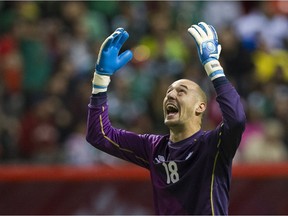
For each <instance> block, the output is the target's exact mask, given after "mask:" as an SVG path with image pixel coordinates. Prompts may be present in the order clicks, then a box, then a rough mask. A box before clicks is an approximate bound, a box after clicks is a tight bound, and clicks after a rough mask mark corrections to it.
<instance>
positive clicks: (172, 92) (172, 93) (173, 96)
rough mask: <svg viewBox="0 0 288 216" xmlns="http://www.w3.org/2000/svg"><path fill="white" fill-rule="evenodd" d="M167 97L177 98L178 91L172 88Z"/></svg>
mask: <svg viewBox="0 0 288 216" xmlns="http://www.w3.org/2000/svg"><path fill="white" fill-rule="evenodd" d="M167 98H168V99H175V98H176V91H175V90H171V91H170V92H168V93H167Z"/></svg>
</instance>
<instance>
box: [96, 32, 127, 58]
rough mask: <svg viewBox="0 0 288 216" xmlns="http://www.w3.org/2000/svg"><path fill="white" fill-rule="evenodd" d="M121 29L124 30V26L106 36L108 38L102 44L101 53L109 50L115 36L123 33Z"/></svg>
mask: <svg viewBox="0 0 288 216" xmlns="http://www.w3.org/2000/svg"><path fill="white" fill-rule="evenodd" d="M121 31H123V29H122V28H117V29H116V30H115V31H114V32H113V33H112V34H111V35H110V36H109V37H108V38H106V40H105V41H104V42H103V43H102V45H101V48H100V52H99V53H101V52H102V51H107V50H108V49H109V48H110V46H111V44H112V42H113V41H114V40H115V38H116V37H117V36H118V35H119V34H120V33H121Z"/></svg>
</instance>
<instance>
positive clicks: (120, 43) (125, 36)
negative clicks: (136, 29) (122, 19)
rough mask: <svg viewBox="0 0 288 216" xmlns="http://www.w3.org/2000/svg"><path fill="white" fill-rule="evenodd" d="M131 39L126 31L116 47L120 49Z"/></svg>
mask: <svg viewBox="0 0 288 216" xmlns="http://www.w3.org/2000/svg"><path fill="white" fill-rule="evenodd" d="M128 38H129V34H128V32H127V31H124V32H123V33H122V35H121V37H119V39H118V41H117V42H116V44H115V46H116V47H117V48H118V49H120V48H121V47H122V46H123V44H124V43H125V41H126V40H127V39H128Z"/></svg>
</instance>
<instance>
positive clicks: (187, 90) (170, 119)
mask: <svg viewBox="0 0 288 216" xmlns="http://www.w3.org/2000/svg"><path fill="white" fill-rule="evenodd" d="M205 108H206V96H205V93H204V92H203V91H202V90H201V88H200V87H199V85H197V84H196V83H195V82H192V81H191V80H187V79H180V80H177V81H175V82H174V83H172V84H171V85H170V86H169V87H168V90H167V92H166V96H165V98H164V100H163V111H164V123H165V124H166V125H167V126H168V127H169V128H171V127H185V128H186V127H189V126H191V125H193V124H195V123H197V122H195V121H198V120H199V119H200V120H201V115H202V113H203V112H204V111H205Z"/></svg>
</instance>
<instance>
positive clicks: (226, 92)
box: [213, 77, 246, 160]
mask: <svg viewBox="0 0 288 216" xmlns="http://www.w3.org/2000/svg"><path fill="white" fill-rule="evenodd" d="M213 84H214V87H215V90H216V93H217V98H216V100H217V102H218V103H219V106H220V109H221V112H222V118H223V120H222V124H221V126H219V127H221V143H222V145H221V146H222V148H223V151H224V154H225V155H226V156H227V159H229V160H230V159H232V158H233V157H234V155H235V152H236V150H237V148H238V146H239V144H240V141H241V137H242V134H243V132H244V129H245V123H246V116H245V112H244V109H243V106H242V104H241V98H240V96H239V94H238V93H237V91H236V89H235V88H234V87H233V86H232V85H231V83H230V82H229V81H228V80H227V79H226V78H225V77H221V78H218V79H216V80H215V81H213Z"/></svg>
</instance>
